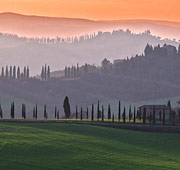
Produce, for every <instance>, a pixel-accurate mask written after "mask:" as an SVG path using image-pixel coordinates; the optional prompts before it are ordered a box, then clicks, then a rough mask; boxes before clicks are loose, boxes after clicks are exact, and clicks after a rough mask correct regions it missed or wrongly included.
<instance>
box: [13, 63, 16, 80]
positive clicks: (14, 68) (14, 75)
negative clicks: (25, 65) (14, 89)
mask: <svg viewBox="0 0 180 170" xmlns="http://www.w3.org/2000/svg"><path fill="white" fill-rule="evenodd" d="M13 79H16V66H14V67H13Z"/></svg>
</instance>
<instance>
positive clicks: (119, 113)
mask: <svg viewBox="0 0 180 170" xmlns="http://www.w3.org/2000/svg"><path fill="white" fill-rule="evenodd" d="M118 119H119V122H120V121H121V101H119V108H118Z"/></svg>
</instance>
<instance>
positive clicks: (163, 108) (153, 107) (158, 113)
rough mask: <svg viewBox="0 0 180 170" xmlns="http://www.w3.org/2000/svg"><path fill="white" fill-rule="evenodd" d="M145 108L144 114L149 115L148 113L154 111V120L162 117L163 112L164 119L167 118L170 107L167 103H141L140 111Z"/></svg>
mask: <svg viewBox="0 0 180 170" xmlns="http://www.w3.org/2000/svg"><path fill="white" fill-rule="evenodd" d="M144 109H146V116H147V117H149V116H150V114H153V111H154V112H155V118H156V120H160V119H162V117H163V112H165V120H169V115H170V107H168V106H167V105H143V106H141V107H139V111H140V113H143V110H144Z"/></svg>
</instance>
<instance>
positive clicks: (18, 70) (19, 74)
mask: <svg viewBox="0 0 180 170" xmlns="http://www.w3.org/2000/svg"><path fill="white" fill-rule="evenodd" d="M20 78H21V72H20V67H18V69H17V79H18V80H20Z"/></svg>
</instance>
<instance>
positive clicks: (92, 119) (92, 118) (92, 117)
mask: <svg viewBox="0 0 180 170" xmlns="http://www.w3.org/2000/svg"><path fill="white" fill-rule="evenodd" d="M91 121H92V122H93V121H94V105H92V112H91Z"/></svg>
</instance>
